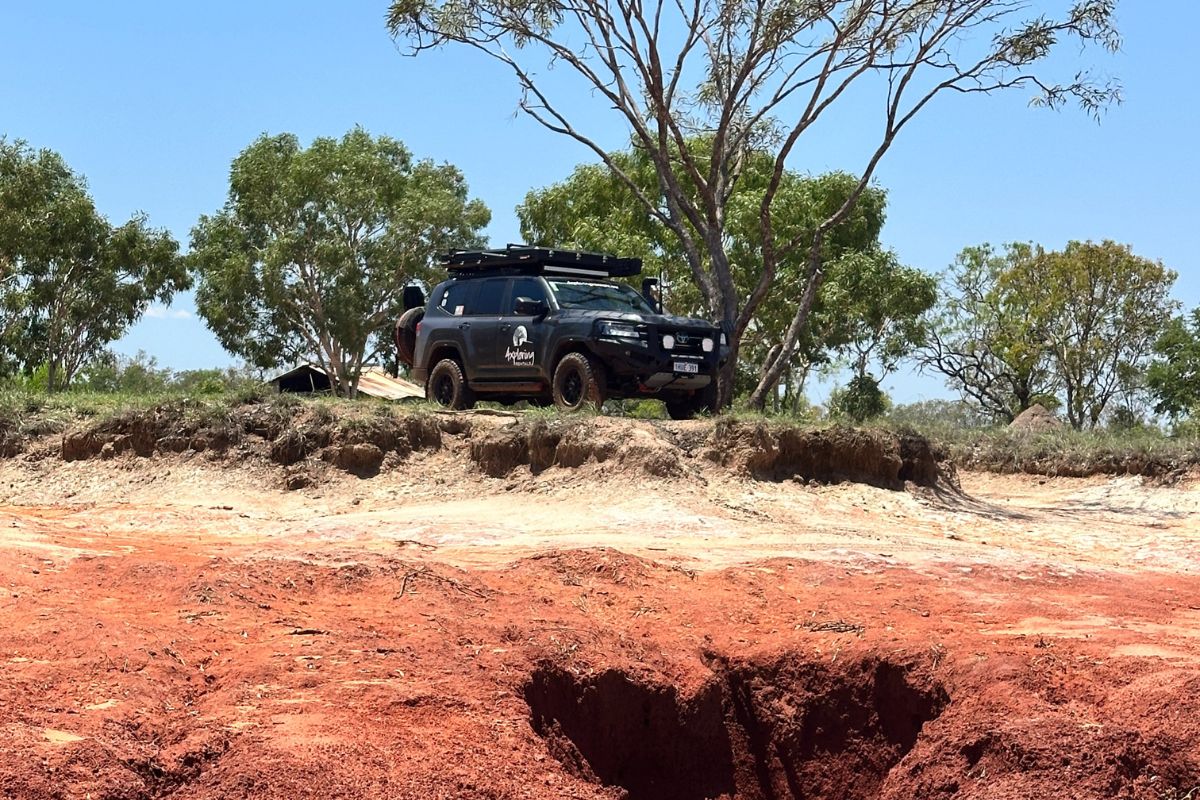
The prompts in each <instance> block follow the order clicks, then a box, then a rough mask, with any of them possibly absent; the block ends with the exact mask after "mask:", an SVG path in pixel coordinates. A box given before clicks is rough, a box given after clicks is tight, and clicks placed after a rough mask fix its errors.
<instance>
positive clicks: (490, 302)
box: [467, 278, 508, 317]
mask: <svg viewBox="0 0 1200 800" xmlns="http://www.w3.org/2000/svg"><path fill="white" fill-rule="evenodd" d="M476 283H478V284H479V291H478V292H476V294H475V299H474V300H473V301H472V302H471V303H470V304H469V305H468V306H467V313H468V314H475V315H478V316H488V317H498V316H500V307H501V305H503V300H504V288H505V285H506V284H507V283H508V279H507V278H487V279H485V280H482V281H476Z"/></svg>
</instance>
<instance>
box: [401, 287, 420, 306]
mask: <svg viewBox="0 0 1200 800" xmlns="http://www.w3.org/2000/svg"><path fill="white" fill-rule="evenodd" d="M402 300H403V303H404V310H405V311H408V310H409V309H410V308H420V307H421V306H424V305H425V293H424V292H423V291H421V287H420V286H411V285H410V286H405V287H404V295H403V297H402Z"/></svg>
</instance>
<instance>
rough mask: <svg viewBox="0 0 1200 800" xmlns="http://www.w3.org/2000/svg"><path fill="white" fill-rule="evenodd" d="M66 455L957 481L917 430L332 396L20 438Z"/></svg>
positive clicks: (298, 467) (299, 474) (27, 446)
mask: <svg viewBox="0 0 1200 800" xmlns="http://www.w3.org/2000/svg"><path fill="white" fill-rule="evenodd" d="M11 449H15V450H20V451H26V452H29V453H31V454H34V455H35V457H53V456H54V455H58V456H60V457H61V458H62V459H63V460H65V461H77V460H82V459H91V458H99V459H109V458H115V457H117V456H121V455H124V454H134V455H137V456H142V457H149V456H154V455H163V454H179V453H193V454H205V455H207V456H209V457H212V458H218V459H219V458H236V459H260V460H264V461H270V462H273V463H275V464H278V465H280V466H282V467H284V468H285V470H284V472H283V478H282V480H283V482H284V483H285V484H286V485H287V486H288V487H289V488H300V487H303V486H306V485H309V484H311V483H313V482H314V481H317V480H319V479H320V477H321V474H322V471H323V470H326V469H329V468H335V469H341V470H345V471H347V472H351V473H353V474H355V475H358V476H360V477H371V476H373V475H376V474H378V473H379V472H380V471H381V470H385V469H389V468H394V467H396V466H397V465H399V464H400V463H402V462H403V461H404V460H405V459H406V458H407V457H408V456H409V455H411V454H412V453H414V452H418V451H435V450H448V451H453V452H458V453H461V454H462V456H463V457H464V458H466V459H469V460H470V461H471V462H472V463H473V464H474V465H476V466H477V467H478V469H479V470H481V471H482V472H483V473H485V474H487V475H489V476H491V477H504V476H506V475H509V474H512V473H514V472H516V471H520V470H524V471H527V472H532V473H534V474H537V473H541V472H543V471H545V470H548V469H551V468H559V469H578V468H587V467H598V468H600V469H603V470H605V471H621V472H624V473H628V474H641V475H644V476H648V477H651V478H672V479H677V478H687V477H689V476H697V475H699V474H700V473H701V472H703V471H704V470H706V469H710V468H716V469H721V470H724V471H726V472H729V473H732V474H734V475H737V476H743V477H747V478H752V479H755V480H765V481H783V480H797V481H814V482H818V483H836V482H841V481H850V482H857V483H866V484H870V485H873V486H879V487H885V488H891V489H899V488H903V487H904V486H905V485H906V484H915V485H917V486H925V487H933V486H939V485H942V486H953V485H954V484H955V476H954V470H953V467H952V466H951V465H950V464H949V463H948V462H947V461H946V460H945V457H944V456H943V455H942V454H941V453H940V452H939V451H938V450H937V449H936V448H935V447H933V446H932V445H930V443H929V442H928V441H927V440H925V439H924V438H922V437H920V436H917V435H915V434H904V433H893V432H890V431H882V430H860V429H854V428H846V427H831V428H824V429H814V430H810V429H802V428H797V427H790V426H786V425H774V424H768V423H764V422H741V421H735V420H730V419H718V420H716V421H715V422H706V421H701V422H691V423H666V422H662V423H650V422H638V421H633V420H622V419H613V418H606V417H575V418H544V417H539V416H528V417H513V416H508V415H498V416H493V415H466V414H436V413H408V414H406V413H393V412H392V411H391V410H390V409H387V408H381V409H375V410H373V411H369V412H365V413H362V412H356V413H353V414H351V415H348V416H345V417H342V416H338V415H337V414H335V413H334V412H332V411H330V410H328V409H327V408H324V407H322V406H312V407H307V406H305V405H304V404H294V403H290V404H285V403H263V404H253V405H246V406H241V407H237V408H233V409H230V410H228V411H225V412H223V413H220V414H211V413H210V414H200V413H196V412H195V410H194V409H191V408H189V407H188V406H186V405H181V404H176V405H165V406H160V407H157V408H152V409H148V410H145V411H135V412H129V413H125V414H122V415H119V416H116V417H113V418H111V419H108V420H104V421H102V422H99V423H92V424H84V425H81V426H79V427H77V428H74V429H72V430H69V431H67V432H66V433H63V434H61V435H54V436H43V437H41V438H37V439H32V440H30V441H27V442H23V443H21V446H20V447H15V448H11Z"/></svg>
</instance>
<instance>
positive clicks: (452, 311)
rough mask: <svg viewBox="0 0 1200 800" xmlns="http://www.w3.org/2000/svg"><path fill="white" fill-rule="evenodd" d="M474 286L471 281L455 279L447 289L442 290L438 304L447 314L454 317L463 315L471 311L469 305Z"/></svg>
mask: <svg viewBox="0 0 1200 800" xmlns="http://www.w3.org/2000/svg"><path fill="white" fill-rule="evenodd" d="M474 288H475V287H474V285H472V284H471V283H469V282H466V281H463V282H459V281H455V282H454V283H451V284H450V285H449V286H447V287H446V290H445V291H444V292H442V299H441V302H439V303H438V305H439V306H440V307H441V308H442V310H443V311H445V312H446V313H447V314H449V315H451V316H453V317H461V316H462V315H463V314H467V313H469V312H468V311H467V305H468V304H469V303H470V301H471V294H472V291H471V290H472V289H474Z"/></svg>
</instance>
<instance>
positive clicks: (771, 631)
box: [0, 530, 1200, 800]
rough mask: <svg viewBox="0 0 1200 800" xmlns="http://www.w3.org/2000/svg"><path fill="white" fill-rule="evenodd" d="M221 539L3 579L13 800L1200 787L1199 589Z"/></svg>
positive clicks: (32, 567)
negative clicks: (295, 549)
mask: <svg viewBox="0 0 1200 800" xmlns="http://www.w3.org/2000/svg"><path fill="white" fill-rule="evenodd" d="M86 533H87V531H86V530H81V531H76V532H74V533H70V534H69V535H70V536H81V535H85V534H86ZM64 535H68V534H67V533H66V531H64ZM214 546H218V543H217V542H216V541H213V542H211V543H208V544H203V543H200V542H197V541H195V540H193V541H192V542H190V543H184V542H180V541H179V540H178V538H177V537H175V538H166V537H162V538H155V537H153V535H152V534H151V533H149V532H146V533H145V534H144V536H143V537H142V538H141V541H140V547H139V548H137V549H133V552H126V553H124V554H123V555H119V556H112V557H104V558H76V559H73V560H69V561H64V560H55V559H41V560H33V559H31V558H30V557H29V555H28V554H19V553H18V554H14V557H9V558H5V559H4V560H3V561H0V580H2V581H3V582H4V584H5V586H6V588H7V590H8V592H9V593H10V595H11V596H10V598H9V599H7V600H6V601H5V603H4V604H3V606H2V607H0V621H3V622H4V623H5V624H4V625H3V626H0V653H3V654H4V656H5V659H6V662H5V669H4V673H3V674H4V677H3V680H0V710H2V714H0V752H3V753H4V754H5V755H4V756H3V757H0V796H5V797H14V798H16V797H20V798H25V797H29V798H35V797H64V798H66V797H85V796H90V797H92V798H93V799H94V800H153V799H154V798H165V797H171V798H178V800H185V799H186V800H217V799H218V798H221V799H222V800H224V798H256V800H284V798H365V799H366V800H385V798H386V799H387V800H392V799H393V798H406V799H407V798H413V800H416V799H417V798H420V800H425V798H447V799H449V798H455V799H456V800H457V799H461V798H479V799H480V800H483V799H484V798H488V799H490V800H498V799H499V798H513V800H517V798H524V800H552V799H556V798H564V797H570V798H577V799H578V800H618V798H624V799H625V800H717V799H720V800H802V799H803V798H822V799H824V798H831V799H832V798H845V799H846V800H876V799H877V798H878V800H901V799H903V800H910V799H911V798H947V799H949V798H959V799H960V800H985V799H986V800H1027V799H1028V798H1042V797H1073V798H1089V799H1090V798H1095V800H1100V799H1101V798H1128V799H1131V800H1183V798H1186V797H1189V796H1194V794H1191V793H1192V792H1193V791H1194V790H1195V787H1196V786H1197V785H1200V725H1198V723H1197V720H1200V701H1198V700H1197V698H1198V697H1200V693H1198V692H1197V689H1198V688H1200V677H1198V674H1200V673H1198V672H1197V670H1196V664H1197V663H1198V660H1200V650H1198V649H1197V647H1196V645H1195V641H1194V639H1190V638H1189V637H1188V636H1187V635H1186V633H1187V631H1186V630H1185V627H1186V625H1185V624H1184V623H1186V621H1187V620H1189V619H1190V620H1194V619H1195V612H1193V611H1191V610H1189V609H1188V607H1187V604H1186V597H1185V594H1186V592H1187V591H1188V590H1189V589H1194V587H1195V583H1194V581H1190V582H1189V581H1187V580H1183V579H1173V580H1147V579H1146V577H1145V576H1142V577H1130V578H1127V579H1124V580H1122V581H1120V582H1112V581H1108V580H1105V579H1103V578H1091V577H1086V576H1080V577H1075V578H1071V579H1056V580H1049V581H1043V582H1041V583H1039V585H1038V586H1037V587H1036V591H1027V590H1025V589H1024V588H1023V587H1022V585H1021V584H1020V582H1019V581H1018V582H1017V583H1016V585H1014V582H1013V579H1012V577H1011V576H1009V575H1006V574H1004V573H1002V572H1000V571H993V570H987V571H982V572H979V573H977V574H974V575H971V576H967V575H964V574H962V573H958V574H956V573H955V571H953V570H951V571H943V572H940V573H938V574H937V576H936V579H930V578H929V577H922V576H917V575H914V574H913V573H910V572H908V571H905V570H901V569H889V570H884V571H877V570H869V569H864V568H861V567H857V568H855V567H852V566H850V565H841V566H838V567H833V568H831V567H828V566H825V565H819V564H808V563H804V562H797V561H792V560H774V561H768V562H759V563H757V564H753V565H745V566H740V567H735V568H730V569H726V570H721V571H716V572H695V573H693V572H688V571H684V570H680V569H677V568H673V567H671V566H669V565H666V564H663V563H660V562H655V561H653V560H648V559H640V558H634V557H631V556H628V555H625V554H622V553H619V552H616V551H612V550H608V549H603V548H592V549H587V550H573V551H557V552H556V551H550V552H545V553H541V554H538V555H536V556H533V557H528V558H524V559H520V560H517V561H515V562H513V563H512V564H510V565H508V566H507V567H505V568H503V569H497V570H484V571H472V572H467V571H463V570H458V569H455V568H453V567H451V566H449V565H447V564H442V563H438V562H437V561H436V560H434V557H433V556H429V555H427V554H422V553H418V552H404V553H403V555H402V557H396V556H392V557H369V556H367V555H366V554H364V553H361V552H360V553H359V554H358V556H359V557H358V558H356V559H355V560H354V561H352V562H349V563H329V562H328V561H325V560H323V559H322V560H313V559H307V558H299V557H296V556H295V555H293V556H291V557H288V556H287V555H286V554H285V552H284V551H283V550H282V549H281V550H279V551H278V552H277V553H276V554H275V556H274V557H263V556H262V555H258V556H251V555H250V554H249V553H248V552H242V553H240V554H237V555H234V554H232V553H231V551H230V550H229V549H228V548H227V547H226V546H225V545H223V544H221V545H219V546H220V547H221V551H222V552H221V554H220V555H218V554H217V551H215V550H214V549H213V547H214ZM277 546H280V547H282V546H283V543H277ZM131 549H132V548H131ZM345 555H346V554H345V553H343V556H345ZM31 562H32V563H31ZM1118 611H1119V613H1120V614H1121V617H1120V619H1121V620H1122V625H1120V626H1118V625H1115V624H1106V622H1105V615H1112V614H1116V613H1118ZM1156 630H1158V631H1159V632H1155V631H1156ZM1168 637H1170V639H1171V641H1170V642H1169V644H1170V647H1171V648H1173V649H1176V648H1177V649H1176V651H1175V653H1174V655H1167V654H1168V652H1169V651H1168V650H1167V648H1166V646H1165V645H1166V644H1168V642H1167V641H1166V639H1167V638H1168ZM1156 641H1157V642H1159V644H1157V645H1156V644H1155V642H1156ZM1152 652H1153V653H1157V655H1154V656H1147V655H1146V654H1147V653H1152Z"/></svg>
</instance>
